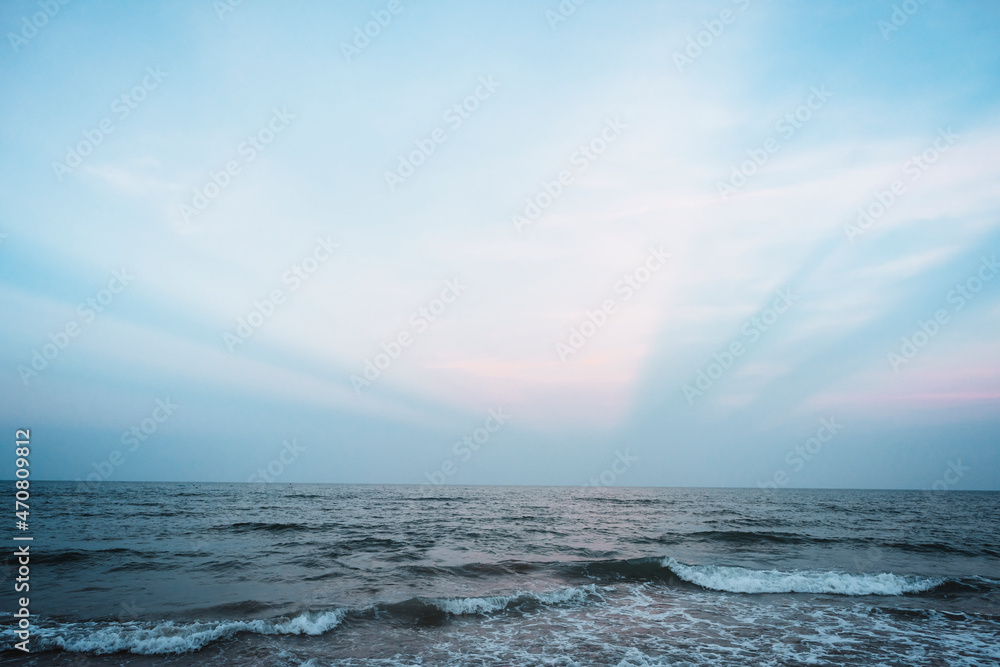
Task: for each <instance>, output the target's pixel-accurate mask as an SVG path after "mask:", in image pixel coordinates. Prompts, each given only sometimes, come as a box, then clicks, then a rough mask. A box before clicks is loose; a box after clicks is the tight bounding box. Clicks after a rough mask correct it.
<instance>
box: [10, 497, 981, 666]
mask: <svg viewBox="0 0 1000 667" xmlns="http://www.w3.org/2000/svg"><path fill="white" fill-rule="evenodd" d="M32 501H33V502H32V514H31V516H32V519H33V520H34V523H33V526H32V534H33V535H34V536H35V540H34V542H33V543H32V546H31V551H32V563H31V567H32V570H31V591H30V599H31V608H32V612H33V613H34V614H35V617H34V619H33V620H34V622H35V626H34V627H33V637H34V638H33V640H32V650H33V652H32V653H31V654H29V655H25V654H23V653H21V652H19V651H14V650H12V649H11V647H12V643H13V641H14V640H13V631H12V622H11V621H12V616H11V612H12V611H13V605H14V599H13V594H12V593H10V592H9V591H10V588H11V587H10V586H9V585H5V586H4V590H5V594H4V597H3V600H2V601H3V604H4V607H3V610H2V611H3V616H2V620H3V630H2V633H3V653H2V654H0V661H3V662H4V663H9V664H17V665H22V664H24V665H50V664H51V665H161V664H166V665H295V666H309V667H320V666H323V665H358V666H361V665H386V666H388V665H565V666H571V665H572V666H575V665H620V666H635V667H638V666H640V665H948V666H952V665H998V664H1000V606H998V605H1000V494H998V493H976V492H967V493H966V492H911V491H835V490H815V491H813V490H801V491H796V490H781V491H766V490H757V489H753V490H751V489H654V488H593V487H585V488H568V487H560V488H542V487H453V486H443V487H442V486H429V485H424V486H386V487H381V486H350V485H305V484H302V485H284V486H281V485H265V484H259V485H253V484H131V483H117V484H115V483H102V484H95V485H85V486H80V485H77V484H74V483H54V482H51V483H38V484H34V483H33V484H32ZM7 541H8V544H14V543H13V542H11V541H10V538H9V536H8V538H7ZM13 551H14V549H13V548H12V547H11V548H9V549H8V550H6V553H12V552H13ZM11 566H12V560H11V559H9V558H8V560H7V561H6V563H5V580H6V581H7V582H10V581H11V579H12V577H13V575H12V569H11Z"/></svg>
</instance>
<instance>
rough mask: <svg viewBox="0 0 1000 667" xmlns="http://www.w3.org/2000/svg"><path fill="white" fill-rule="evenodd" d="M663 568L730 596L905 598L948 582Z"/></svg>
mask: <svg viewBox="0 0 1000 667" xmlns="http://www.w3.org/2000/svg"><path fill="white" fill-rule="evenodd" d="M663 567H665V568H667V569H669V570H670V571H671V572H673V573H674V574H675V575H677V576H678V577H679V578H681V579H683V580H684V581H687V582H689V583H692V584H696V585H698V586H701V587H702V588H707V589H709V590H713V591H725V592H728V593H829V594H833V595H904V594H907V593H923V592H925V591H929V590H931V589H932V588H935V587H937V586H940V585H941V584H943V583H944V582H945V579H940V578H936V577H918V576H915V575H898V574H889V573H881V574H848V573H846V572H811V571H796V572H782V571H780V570H751V569H749V568H745V567H727V566H722V565H684V564H683V563H678V562H677V561H676V560H674V559H673V558H669V557H668V558H665V559H664V560H663Z"/></svg>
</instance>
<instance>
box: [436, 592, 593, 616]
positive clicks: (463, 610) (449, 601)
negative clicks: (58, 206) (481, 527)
mask: <svg viewBox="0 0 1000 667" xmlns="http://www.w3.org/2000/svg"><path fill="white" fill-rule="evenodd" d="M590 596H597V597H601V595H600V593H598V592H597V586H595V585H594V584H590V585H588V586H579V587H574V588H560V589H558V590H555V591H548V592H544V593H531V592H517V593H514V594H513V595H492V596H489V597H482V598H442V599H438V600H434V601H433V604H434V606H436V607H437V608H438V609H440V610H441V611H444V612H447V613H449V614H455V615H456V616H461V615H462V614H488V613H490V612H494V611H500V610H501V609H503V608H504V607H506V606H507V605H509V604H510V603H511V602H514V601H515V600H525V601H527V600H534V601H535V602H539V603H541V604H543V605H555V604H568V603H581V602H585V601H586V600H587V598H589V597H590Z"/></svg>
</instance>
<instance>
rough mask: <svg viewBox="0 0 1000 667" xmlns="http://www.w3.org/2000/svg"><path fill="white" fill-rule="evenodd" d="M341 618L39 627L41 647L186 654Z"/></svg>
mask: <svg viewBox="0 0 1000 667" xmlns="http://www.w3.org/2000/svg"><path fill="white" fill-rule="evenodd" d="M343 618H344V611H343V610H339V609H338V610H336V611H326V612H321V613H305V614H302V615H300V616H296V617H294V618H290V619H281V620H256V621H207V622H194V623H174V622H172V621H165V622H161V623H156V624H150V623H139V622H130V623H111V624H98V623H94V622H87V623H65V624H61V625H59V626H57V627H55V628H45V627H42V628H38V630H37V637H38V639H39V644H40V646H41V647H42V648H46V649H51V648H60V649H62V650H64V651H72V652H86V653H119V652H129V653H137V654H141V655H160V654H167V653H189V652H191V651H197V650H199V649H201V648H203V647H204V646H206V645H207V644H209V643H211V642H213V641H216V640H218V639H224V638H229V637H232V636H233V635H235V634H237V633H239V632H252V633H255V634H260V635H320V634H323V633H324V632H327V631H329V630H332V629H333V628H335V627H336V626H337V625H339V624H340V622H341V621H342V620H343Z"/></svg>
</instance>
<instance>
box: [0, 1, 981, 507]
mask: <svg viewBox="0 0 1000 667" xmlns="http://www.w3.org/2000/svg"><path fill="white" fill-rule="evenodd" d="M0 26H2V29H3V33H4V35H5V37H4V44H2V45H0V91H2V94H0V119H2V120H3V122H2V123H0V201H2V202H3V206H2V207H0V235H2V236H0V308H2V312H3V315H4V317H3V321H4V324H3V326H2V328H0V405H2V406H3V408H2V410H0V429H2V432H6V433H8V434H9V435H10V436H13V434H14V431H15V430H16V429H19V428H29V429H30V430H31V441H32V458H31V465H32V478H33V479H52V480H56V479H62V480H76V481H81V482H87V481H89V482H100V481H226V482H245V481H253V482H256V483H261V482H263V483H293V482H330V483H376V484H390V483H413V484H418V483H424V484H441V483H446V484H553V485H591V486H593V485H597V486H611V485H634V486H661V485H663V486H736V487H758V486H760V487H765V488H774V489H781V488H797V487H844V488H913V489H949V490H971V489H994V490H995V489H998V488H1000V457H998V449H1000V446H998V445H1000V409H998V405H1000V335H998V331H1000V330H998V326H997V325H998V323H1000V265H998V264H997V258H998V255H1000V218H998V215H997V214H998V212H1000V187H998V184H1000V160H998V159H997V155H1000V113H998V112H1000V85H998V84H1000V52H998V50H997V49H996V45H997V44H998V43H1000V6H998V5H997V4H996V3H994V2H986V1H985V0H984V1H979V2H963V3H946V2H942V1H938V0H926V1H925V2H918V0H910V1H909V2H904V3H893V2H888V1H886V2H826V1H820V2H811V3H790V2H767V1H764V0H713V1H712V2H669V3H666V2H646V1H641V0H640V1H636V2H630V3H627V4H624V3H607V2H596V1H595V0H590V1H589V2H581V3H579V4H577V2H576V1H575V0H564V1H563V2H561V3H559V2H556V1H555V0H550V1H548V2H522V1H512V2H504V3H463V2H445V1H430V0H425V1H422V2H410V1H408V0H376V1H371V2H354V3H319V2H289V3H280V4H276V3H263V2H259V1H257V0H243V1H242V2H236V0H219V1H216V2H213V1H211V0H198V1H179V2H149V3H143V4H142V5H141V6H139V5H135V4H133V3H125V2H110V1H108V2H99V1H90V2H88V1H85V0H71V1H68V2H65V3H63V2H61V1H60V0H38V1H35V2H19V1H10V2H4V3H3V5H2V6H0ZM12 439H13V438H12ZM12 470H13V466H11V468H10V469H9V470H8V472H10V471H12ZM8 472H4V473H2V474H5V475H8ZM8 476H9V475H8Z"/></svg>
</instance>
